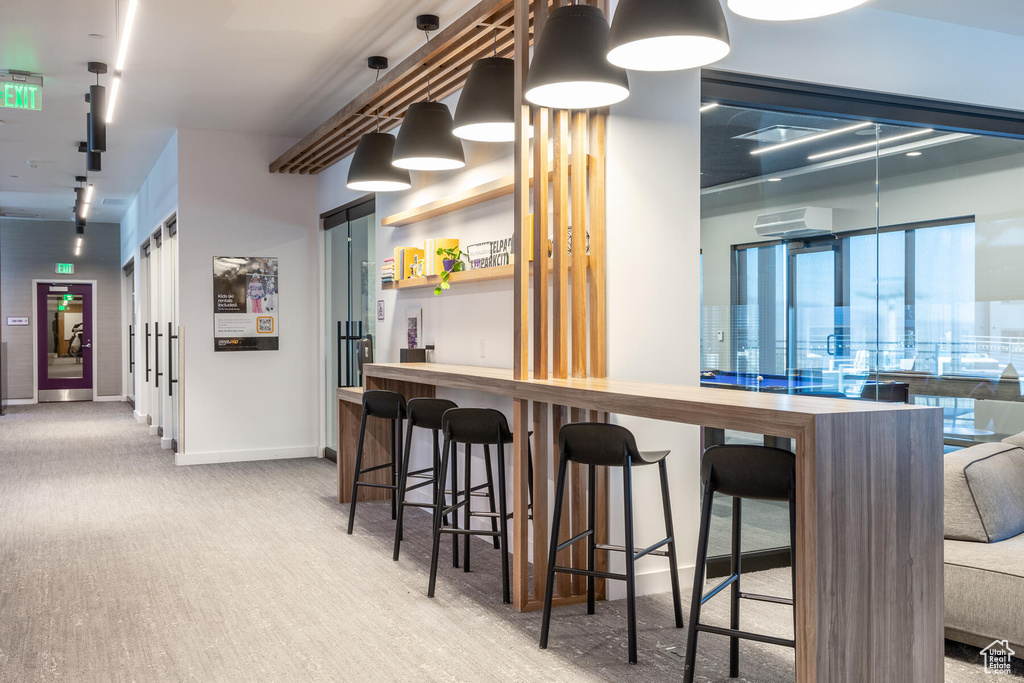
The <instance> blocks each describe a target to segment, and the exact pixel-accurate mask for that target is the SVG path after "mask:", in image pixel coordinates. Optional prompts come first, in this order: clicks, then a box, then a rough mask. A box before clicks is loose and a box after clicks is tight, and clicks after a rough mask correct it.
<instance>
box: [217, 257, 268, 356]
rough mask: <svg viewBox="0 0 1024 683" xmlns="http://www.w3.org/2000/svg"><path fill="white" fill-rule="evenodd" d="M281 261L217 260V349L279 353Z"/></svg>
mask: <svg viewBox="0 0 1024 683" xmlns="http://www.w3.org/2000/svg"><path fill="white" fill-rule="evenodd" d="M277 321H278V286H277V258H276V257H268V256H214V257H213V337H214V338H213V350H214V351H276V350H277V348H278V325H277Z"/></svg>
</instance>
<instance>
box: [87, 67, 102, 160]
mask: <svg viewBox="0 0 1024 683" xmlns="http://www.w3.org/2000/svg"><path fill="white" fill-rule="evenodd" d="M89 73H92V74H96V85H90V86H89V95H88V99H87V100H86V101H87V102H88V103H89V114H90V115H91V118H90V119H89V151H90V152H106V151H107V119H106V116H107V89H106V88H104V87H103V86H102V85H100V74H105V73H107V65H106V64H104V63H103V62H89Z"/></svg>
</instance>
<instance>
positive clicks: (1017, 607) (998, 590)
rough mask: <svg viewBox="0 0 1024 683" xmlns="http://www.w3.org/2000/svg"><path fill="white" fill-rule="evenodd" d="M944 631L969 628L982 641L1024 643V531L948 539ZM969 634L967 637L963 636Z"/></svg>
mask: <svg viewBox="0 0 1024 683" xmlns="http://www.w3.org/2000/svg"><path fill="white" fill-rule="evenodd" d="M944 548H945V572H944V573H945V604H946V629H947V635H950V634H953V636H954V638H955V639H957V640H965V639H964V638H963V637H962V636H961V637H956V635H955V634H957V633H959V634H973V635H975V636H978V638H976V639H973V644H978V643H982V642H983V644H982V645H979V647H984V645H987V644H988V643H990V642H992V641H994V640H997V639H998V640H1002V639H1004V638H1005V639H1007V640H1009V641H1010V643H1011V645H1012V646H1014V647H1013V649H1015V650H1017V652H1024V650H1022V649H1020V648H1019V647H1017V646H1021V645H1024V619H1021V618H1020V615H1021V614H1024V534H1021V535H1018V536H1014V537H1013V538H1009V539H1007V540H1005V541H1001V542H999V543H971V542H969V541H946V542H945V544H944ZM967 640H970V639H967Z"/></svg>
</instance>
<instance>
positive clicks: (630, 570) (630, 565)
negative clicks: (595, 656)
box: [622, 452, 636, 664]
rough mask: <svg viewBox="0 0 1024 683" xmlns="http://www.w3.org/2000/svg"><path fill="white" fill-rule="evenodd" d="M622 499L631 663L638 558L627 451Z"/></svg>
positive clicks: (631, 657) (631, 483)
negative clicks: (635, 557) (635, 553)
mask: <svg viewBox="0 0 1024 683" xmlns="http://www.w3.org/2000/svg"><path fill="white" fill-rule="evenodd" d="M622 465H623V467H622V501H623V505H622V507H623V512H624V516H625V520H624V521H625V524H626V552H625V556H626V619H627V622H628V623H627V626H628V627H629V663H630V664H636V560H635V559H634V550H633V549H634V548H635V547H636V546H635V545H634V543H633V476H632V471H631V470H632V461H631V459H630V457H629V453H628V452H627V453H626V456H625V458H623V461H622Z"/></svg>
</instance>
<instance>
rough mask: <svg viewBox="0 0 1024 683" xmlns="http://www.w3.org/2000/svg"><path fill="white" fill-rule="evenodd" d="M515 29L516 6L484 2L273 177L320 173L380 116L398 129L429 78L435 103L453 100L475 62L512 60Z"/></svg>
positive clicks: (289, 156)
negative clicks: (495, 54) (452, 95)
mask: <svg viewBox="0 0 1024 683" xmlns="http://www.w3.org/2000/svg"><path fill="white" fill-rule="evenodd" d="M512 24H513V16H512V1H511V0H482V1H481V2H480V3H479V4H477V5H476V6H475V7H474V8H473V9H471V10H470V11H468V12H466V14H464V15H462V16H461V17H459V18H458V19H457V20H455V21H454V22H453V23H452V24H451V25H450V26H447V27H446V28H445V29H444V30H442V31H440V32H438V33H437V34H436V35H435V36H433V37H432V38H431V39H430V41H429V42H427V43H425V44H424V45H423V46H422V47H421V48H420V49H418V50H417V51H416V52H414V53H413V54H411V55H409V57H407V58H406V59H404V60H403V61H402V62H401V63H400V64H399V65H397V66H395V67H394V68H392V69H391V70H389V71H387V72H385V73H384V75H382V76H381V78H380V79H379V80H378V81H377V82H376V83H374V84H373V85H371V86H370V87H369V88H367V89H366V90H364V91H363V92H362V93H360V94H359V96H358V97H356V98H355V99H354V100H352V101H351V102H349V103H348V104H347V105H345V106H344V107H342V108H341V109H340V110H339V111H338V112H337V113H335V114H334V115H333V116H331V117H330V118H329V119H327V120H326V121H324V122H323V123H322V124H320V125H319V126H317V128H316V129H315V130H314V131H313V132H311V133H310V134H309V135H307V136H306V137H304V138H302V140H300V141H299V142H297V143H295V145H293V146H292V147H291V149H289V150H288V151H287V152H285V153H284V154H282V155H281V156H280V157H278V158H277V159H276V160H275V161H274V162H273V163H272V164H270V172H271V173H303V174H305V173H310V174H317V173H320V172H321V171H323V170H324V169H325V168H327V167H329V166H331V165H332V164H335V163H337V162H338V161H339V160H341V159H343V158H344V157H345V156H347V155H349V154H351V153H352V152H353V151H354V150H355V148H356V145H357V144H358V143H359V138H360V137H361V136H362V135H363V133H369V132H372V131H373V130H375V129H376V127H377V123H376V115H377V112H378V110H379V112H380V130H381V131H382V132H385V131H388V130H391V129H392V128H395V127H396V126H398V125H399V124H400V123H401V122H402V117H403V116H405V112H406V109H408V107H409V105H410V104H412V103H414V102H420V101H423V100H426V99H427V75H428V74H429V75H430V96H431V99H433V100H441V99H444V98H445V97H448V96H449V95H451V94H452V93H454V92H456V91H457V90H459V89H460V88H462V86H463V85H464V84H465V82H466V76H467V75H468V74H469V68H470V67H471V66H472V64H473V62H475V61H476V60H478V59H480V58H481V57H490V56H492V55H493V54H494V51H495V43H496V44H497V53H498V56H499V57H512V49H513V39H514V36H513V31H512ZM495 30H497V40H495ZM530 42H531V44H532V42H533V13H532V11H531V13H530Z"/></svg>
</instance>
